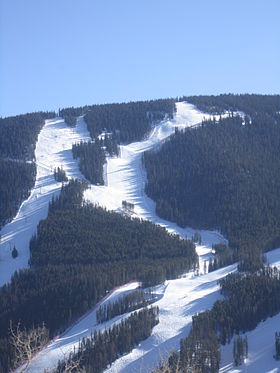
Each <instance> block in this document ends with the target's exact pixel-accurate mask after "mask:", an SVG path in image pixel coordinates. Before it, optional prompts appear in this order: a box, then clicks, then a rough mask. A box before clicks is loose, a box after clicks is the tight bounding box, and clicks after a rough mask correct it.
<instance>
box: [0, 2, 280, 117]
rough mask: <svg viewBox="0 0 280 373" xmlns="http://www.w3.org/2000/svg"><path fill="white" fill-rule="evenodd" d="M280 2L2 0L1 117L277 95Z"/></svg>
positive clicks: (278, 82) (279, 60) (279, 51)
mask: <svg viewBox="0 0 280 373" xmlns="http://www.w3.org/2000/svg"><path fill="white" fill-rule="evenodd" d="M279 70H280V0H0V116H7V115H13V114H19V113H25V112H30V111H36V110H53V109H54V110H57V109H58V108H59V107H61V108H62V107H68V106H79V105H85V104H93V103H105V102H121V101H131V100H142V99H149V98H163V97H175V96H180V95H183V94H185V95H192V94H218V93H223V92H232V93H244V92H249V93H251V92H255V93H280V92H279V91H280V89H279V88H280V71H279Z"/></svg>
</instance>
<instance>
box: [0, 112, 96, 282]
mask: <svg viewBox="0 0 280 373" xmlns="http://www.w3.org/2000/svg"><path fill="white" fill-rule="evenodd" d="M80 140H90V136H89V133H88V131H87V127H86V124H85V122H84V120H83V118H82V117H80V118H79V119H78V123H77V126H76V127H69V126H67V125H66V123H65V122H64V120H63V119H62V118H54V119H51V120H47V121H46V123H45V125H44V127H43V129H42V130H41V132H40V134H39V136H38V141H37V144H36V148H35V158H36V166H37V174H36V181H35V185H34V187H33V189H32V190H31V193H30V196H29V198H28V199H27V200H25V201H24V202H23V203H22V204H21V206H20V208H19V211H18V213H17V215H16V217H15V218H14V219H13V220H12V221H11V222H10V223H8V224H6V225H5V226H4V227H3V228H2V230H1V236H2V237H1V241H0V286H2V285H3V284H5V283H7V282H9V281H10V279H11V277H12V275H13V273H14V272H15V271H16V270H19V269H23V268H27V267H28V260H29V241H30V238H31V237H32V235H33V234H34V233H36V230H37V225H38V223H39V221H40V220H41V219H45V218H46V217H47V214H48V206H49V202H50V201H51V199H52V196H57V195H58V194H59V192H60V189H61V185H62V184H61V183H58V182H56V181H55V179H54V176H53V172H54V168H55V167H61V166H62V167H63V169H64V170H65V171H66V174H67V176H68V177H69V178H80V179H81V178H83V175H82V174H81V173H80V171H79V168H78V164H77V161H76V160H74V159H73V157H72V150H71V149H72V144H73V143H75V142H78V141H80ZM14 245H15V246H16V248H17V250H18V257H17V258H16V259H13V258H12V255H11V251H12V249H13V247H14Z"/></svg>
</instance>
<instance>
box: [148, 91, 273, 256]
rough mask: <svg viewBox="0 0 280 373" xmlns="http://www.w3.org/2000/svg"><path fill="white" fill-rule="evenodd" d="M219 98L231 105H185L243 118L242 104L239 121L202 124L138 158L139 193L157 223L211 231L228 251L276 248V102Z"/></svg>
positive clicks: (198, 98)
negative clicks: (142, 178)
mask: <svg viewBox="0 0 280 373" xmlns="http://www.w3.org/2000/svg"><path fill="white" fill-rule="evenodd" d="M225 97H226V98H228V100H229V101H230V99H232V100H233V101H234V100H237V102H238V105H237V104H236V105H233V104H232V105H230V104H229V105H225V104H224V101H223V100H224V96H222V97H221V98H220V96H218V98H217V99H216V100H214V98H213V99H211V97H210V98H209V102H208V101H205V100H204V99H203V97H202V98H200V97H197V99H193V98H192V99H191V100H192V101H193V102H194V103H196V104H199V102H200V100H201V105H200V106H201V108H203V109H206V108H212V110H214V109H213V106H214V103H216V102H217V104H216V105H217V108H221V107H222V108H223V109H227V110H229V109H230V110H236V109H239V110H241V109H243V110H245V109H246V108H247V104H248V111H247V112H246V111H245V114H246V115H245V118H242V117H241V116H238V115H237V116H236V115H233V114H230V115H229V117H226V118H220V119H215V118H214V119H211V120H207V121H204V122H203V123H202V125H201V126H200V127H198V128H197V129H186V130H185V131H176V133H175V134H174V135H173V136H172V137H171V138H170V140H169V141H166V142H165V143H164V144H163V146H162V147H161V149H160V150H159V151H155V152H152V151H151V152H148V153H145V156H144V161H145V166H146V170H147V178H148V183H147V185H146V192H147V194H148V195H149V196H150V197H151V198H152V199H154V200H155V201H156V211H157V213H158V214H159V215H160V216H161V217H163V218H165V219H168V220H171V221H175V222H177V223H178V224H179V225H180V226H183V227H185V226H191V227H196V228H204V229H217V230H219V231H221V232H222V233H223V234H224V235H225V236H226V237H227V238H228V239H229V244H230V246H231V248H232V249H238V251H240V252H244V251H247V250H251V249H252V248H256V251H258V250H257V248H260V249H261V250H268V249H271V248H275V247H277V246H279V244H280V235H279V232H280V205H279V204H280V198H279V190H280V172H279V170H280V159H279V157H277V154H278V150H279V148H280V117H279V114H277V110H278V111H279V109H280V96H269V97H268V98H266V97H264V102H263V104H262V105H260V104H259V101H260V98H259V96H256V97H255V96H253V95H252V96H247V95H245V96H244V97H243V96H231V95H229V96H225ZM212 101H214V103H213V102H212ZM206 102H207V105H208V106H207V105H206ZM239 102H240V104H239ZM248 102H249V103H248ZM241 103H243V105H241ZM218 104H219V105H218ZM250 104H251V106H250ZM217 108H216V106H215V111H217V112H218V109H217ZM254 110H256V111H254ZM271 110H273V111H271Z"/></svg>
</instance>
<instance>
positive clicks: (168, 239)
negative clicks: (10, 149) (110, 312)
mask: <svg viewBox="0 0 280 373" xmlns="http://www.w3.org/2000/svg"><path fill="white" fill-rule="evenodd" d="M84 188H86V184H85V183H80V182H78V181H70V182H69V184H67V185H65V186H63V187H62V191H61V194H60V197H59V198H58V199H54V200H53V201H52V203H51V204H50V207H49V215H48V218H47V219H45V220H42V221H41V222H40V224H39V226H38V230H37V235H36V236H34V237H33V238H32V240H31V242H30V250H31V257H30V268H29V269H26V270H21V271H19V272H16V273H15V274H14V276H13V277H12V280H11V282H10V283H9V284H7V285H4V286H3V287H2V288H1V289H0V333H1V334H0V371H1V369H2V370H3V371H8V369H9V367H11V366H12V363H13V360H14V355H13V354H14V351H13V350H12V348H11V346H10V345H9V339H8V334H9V331H8V328H9V322H10V320H11V321H12V323H13V325H17V323H18V321H19V320H20V321H21V325H22V327H25V328H27V330H28V329H29V328H31V327H34V326H35V327H36V326H38V325H41V324H42V322H44V323H45V325H46V327H47V329H48V330H49V333H50V337H51V338H52V337H53V336H55V335H56V334H57V333H59V332H60V331H62V330H64V329H65V328H66V327H67V326H68V325H69V324H70V323H72V322H73V321H74V320H75V319H77V318H78V317H79V316H81V315H82V314H84V313H85V312H86V311H88V310H89V309H90V308H91V307H93V306H94V305H96V303H97V302H98V301H99V300H100V299H101V298H102V297H104V295H105V294H106V292H107V291H109V290H111V289H113V288H114V287H115V286H118V285H121V284H124V283H127V282H129V281H132V280H139V281H142V283H143V286H144V287H146V286H151V285H154V284H157V283H160V282H162V281H164V280H165V279H168V278H174V277H176V276H178V275H179V274H181V273H183V272H186V271H189V270H191V269H193V268H195V267H196V266H197V255H196V252H195V246H194V244H193V243H192V242H191V241H188V240H181V239H180V238H179V237H178V236H174V235H170V234H168V233H167V231H166V230H165V229H164V228H161V227H159V226H156V225H154V224H152V223H150V222H148V221H140V220H138V219H131V218H129V217H123V216H121V215H119V214H117V213H113V212H108V211H106V210H103V209H101V208H100V207H94V206H92V205H83V204H82V193H83V190H84Z"/></svg>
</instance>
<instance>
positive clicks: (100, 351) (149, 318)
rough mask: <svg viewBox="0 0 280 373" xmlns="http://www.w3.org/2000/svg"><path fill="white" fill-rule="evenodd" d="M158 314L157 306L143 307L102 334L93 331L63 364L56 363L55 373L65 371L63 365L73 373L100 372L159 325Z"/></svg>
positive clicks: (130, 349)
mask: <svg viewBox="0 0 280 373" xmlns="http://www.w3.org/2000/svg"><path fill="white" fill-rule="evenodd" d="M158 314H159V309H158V307H150V308H144V309H143V310H141V311H139V312H135V313H133V314H132V315H131V316H129V317H128V318H127V319H125V320H122V321H121V323H120V324H117V325H114V326H112V327H111V328H109V329H106V330H105V331H104V332H98V333H97V332H96V331H95V332H94V335H93V336H91V337H90V338H84V339H83V340H82V341H81V343H80V345H79V347H78V351H77V352H75V353H72V354H71V355H70V357H69V358H68V360H67V361H63V362H60V363H59V364H58V367H57V370H56V373H62V372H65V371H67V366H75V368H74V369H73V370H71V371H73V372H80V371H81V370H82V371H85V372H88V373H101V372H103V371H104V369H105V368H106V367H107V366H108V365H111V364H112V363H113V362H114V361H115V360H116V359H118V358H119V357H120V356H122V355H123V354H125V353H128V352H130V351H132V349H133V348H134V347H135V346H137V345H138V344H139V342H141V341H143V340H145V339H146V338H148V337H149V336H150V335H151V332H152V329H153V327H154V326H155V325H157V324H158V322H159V321H158ZM76 362H77V364H75V363H76Z"/></svg>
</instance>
